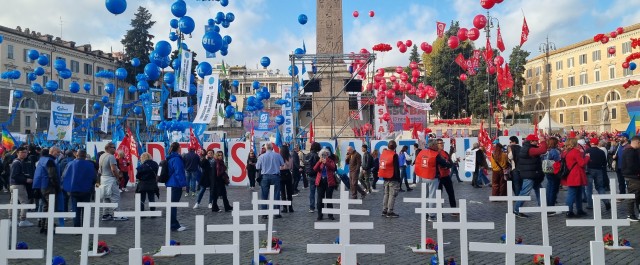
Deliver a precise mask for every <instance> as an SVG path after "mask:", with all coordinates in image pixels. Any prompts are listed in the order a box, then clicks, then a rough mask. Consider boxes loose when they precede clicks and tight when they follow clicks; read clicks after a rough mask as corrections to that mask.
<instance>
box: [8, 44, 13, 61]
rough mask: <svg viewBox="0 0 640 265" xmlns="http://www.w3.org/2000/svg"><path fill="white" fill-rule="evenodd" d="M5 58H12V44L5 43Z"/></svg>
mask: <svg viewBox="0 0 640 265" xmlns="http://www.w3.org/2000/svg"><path fill="white" fill-rule="evenodd" d="M7 59H13V45H7Z"/></svg>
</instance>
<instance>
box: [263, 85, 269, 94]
mask: <svg viewBox="0 0 640 265" xmlns="http://www.w3.org/2000/svg"><path fill="white" fill-rule="evenodd" d="M261 90H262V92H264V93H266V92H269V88H268V87H266V86H263V87H262V88H261Z"/></svg>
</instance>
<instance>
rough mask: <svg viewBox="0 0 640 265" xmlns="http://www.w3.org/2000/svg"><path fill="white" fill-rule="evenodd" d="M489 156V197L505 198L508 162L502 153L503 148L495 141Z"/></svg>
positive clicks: (505, 155)
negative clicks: (490, 172)
mask: <svg viewBox="0 0 640 265" xmlns="http://www.w3.org/2000/svg"><path fill="white" fill-rule="evenodd" d="M493 144H494V146H493V153H492V154H491V170H492V171H493V172H492V173H493V174H491V196H507V178H506V176H507V175H509V170H510V166H509V161H508V158H507V154H506V153H505V152H504V149H503V148H504V146H502V144H500V142H498V141H497V140H496V141H495V142H493Z"/></svg>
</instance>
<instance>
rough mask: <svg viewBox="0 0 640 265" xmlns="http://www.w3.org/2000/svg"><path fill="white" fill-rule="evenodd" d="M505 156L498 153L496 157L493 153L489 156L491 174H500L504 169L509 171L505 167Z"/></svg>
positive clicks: (506, 160)
mask: <svg viewBox="0 0 640 265" xmlns="http://www.w3.org/2000/svg"><path fill="white" fill-rule="evenodd" d="M507 162H508V159H507V154H506V153H500V155H496V154H495V153H493V154H491V170H493V172H502V171H504V170H505V169H511V168H508V167H507Z"/></svg>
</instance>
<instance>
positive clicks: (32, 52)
mask: <svg viewBox="0 0 640 265" xmlns="http://www.w3.org/2000/svg"><path fill="white" fill-rule="evenodd" d="M27 56H28V57H29V59H31V60H38V57H40V53H39V52H38V51H37V50H33V49H31V50H29V51H28V52H27Z"/></svg>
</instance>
